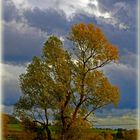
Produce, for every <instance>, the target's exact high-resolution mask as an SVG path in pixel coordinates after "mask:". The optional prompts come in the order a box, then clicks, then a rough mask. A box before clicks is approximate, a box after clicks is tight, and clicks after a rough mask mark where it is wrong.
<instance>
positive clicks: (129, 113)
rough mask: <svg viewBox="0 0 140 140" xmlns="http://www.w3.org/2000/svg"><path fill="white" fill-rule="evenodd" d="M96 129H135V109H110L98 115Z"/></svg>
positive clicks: (136, 119) (136, 118)
mask: <svg viewBox="0 0 140 140" xmlns="http://www.w3.org/2000/svg"><path fill="white" fill-rule="evenodd" d="M96 121H97V122H96V124H95V126H96V127H101V128H103V127H104V128H125V129H135V128H137V121H138V114H137V110H136V109H111V110H105V109H104V111H103V112H102V113H98V116H97V117H96Z"/></svg>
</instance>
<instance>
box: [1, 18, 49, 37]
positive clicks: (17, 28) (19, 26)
mask: <svg viewBox="0 0 140 140" xmlns="http://www.w3.org/2000/svg"><path fill="white" fill-rule="evenodd" d="M3 24H4V27H5V28H10V29H11V31H13V32H17V33H19V34H22V35H24V36H27V35H28V36H30V37H32V38H36V37H37V38H38V37H44V38H45V37H46V36H47V33H46V32H43V31H41V30H40V29H39V28H36V27H32V26H29V25H28V23H27V22H26V21H25V22H17V21H15V20H12V21H10V22H4V23H3Z"/></svg>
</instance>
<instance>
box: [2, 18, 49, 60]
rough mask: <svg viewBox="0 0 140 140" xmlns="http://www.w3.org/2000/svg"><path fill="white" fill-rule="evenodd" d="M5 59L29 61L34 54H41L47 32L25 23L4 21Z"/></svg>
mask: <svg viewBox="0 0 140 140" xmlns="http://www.w3.org/2000/svg"><path fill="white" fill-rule="evenodd" d="M3 38H4V39H3V46H4V48H3V60H4V61H9V62H10V61H12V62H28V61H30V60H31V58H32V57H33V56H34V55H39V54H40V51H41V48H42V46H43V42H44V40H45V39H46V38H47V36H45V33H43V32H41V31H40V30H39V29H36V28H33V27H30V26H28V25H26V24H24V23H17V22H15V21H12V22H8V23H4V31H3Z"/></svg>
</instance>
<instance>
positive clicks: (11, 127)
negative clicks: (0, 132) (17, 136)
mask: <svg viewBox="0 0 140 140" xmlns="http://www.w3.org/2000/svg"><path fill="white" fill-rule="evenodd" d="M9 130H10V131H16V132H21V131H23V128H22V126H21V125H20V124H9Z"/></svg>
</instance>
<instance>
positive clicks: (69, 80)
mask: <svg viewBox="0 0 140 140" xmlns="http://www.w3.org/2000/svg"><path fill="white" fill-rule="evenodd" d="M68 39H69V40H70V41H71V42H72V43H73V46H72V47H73V51H72V52H69V50H66V49H65V48H64V46H63V43H62V42H61V41H60V40H59V39H58V38H57V37H55V36H51V37H50V38H49V39H48V40H47V41H46V42H45V44H44V47H43V54H42V56H41V57H40V58H38V57H34V58H33V60H32V62H31V64H30V65H29V66H28V67H27V71H26V73H24V74H22V75H21V76H20V85H21V89H22V91H23V92H22V93H23V95H22V96H21V98H20V100H19V101H18V103H17V104H16V106H15V112H16V114H17V116H20V117H26V118H29V119H30V120H32V121H34V122H36V123H38V124H40V125H41V126H42V127H44V128H45V130H46V131H47V134H48V140H50V139H51V131H50V129H49V124H50V123H49V121H50V120H51V121H52V120H54V122H57V123H58V124H59V126H61V127H60V128H61V139H68V136H67V135H68V132H69V131H70V130H71V129H73V128H74V127H77V126H83V125H84V126H85V125H86V124H87V122H88V121H90V120H89V116H90V115H91V114H94V113H95V111H96V110H97V109H99V108H102V107H104V106H106V105H108V104H111V103H113V104H117V103H118V100H119V91H118V88H117V87H116V86H113V85H112V84H111V83H110V82H109V80H108V78H107V77H106V76H105V74H104V73H103V69H102V67H103V66H105V65H107V64H109V63H116V62H117V61H118V59H119V56H118V49H117V47H116V46H114V45H112V44H111V43H110V42H109V41H108V40H107V38H106V37H105V35H104V34H103V32H102V31H101V30H100V29H99V28H98V27H96V26H95V25H93V24H83V23H80V24H76V25H74V26H72V29H71V32H70V34H69V37H68ZM50 114H51V118H50V117H49V115H50Z"/></svg>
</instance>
